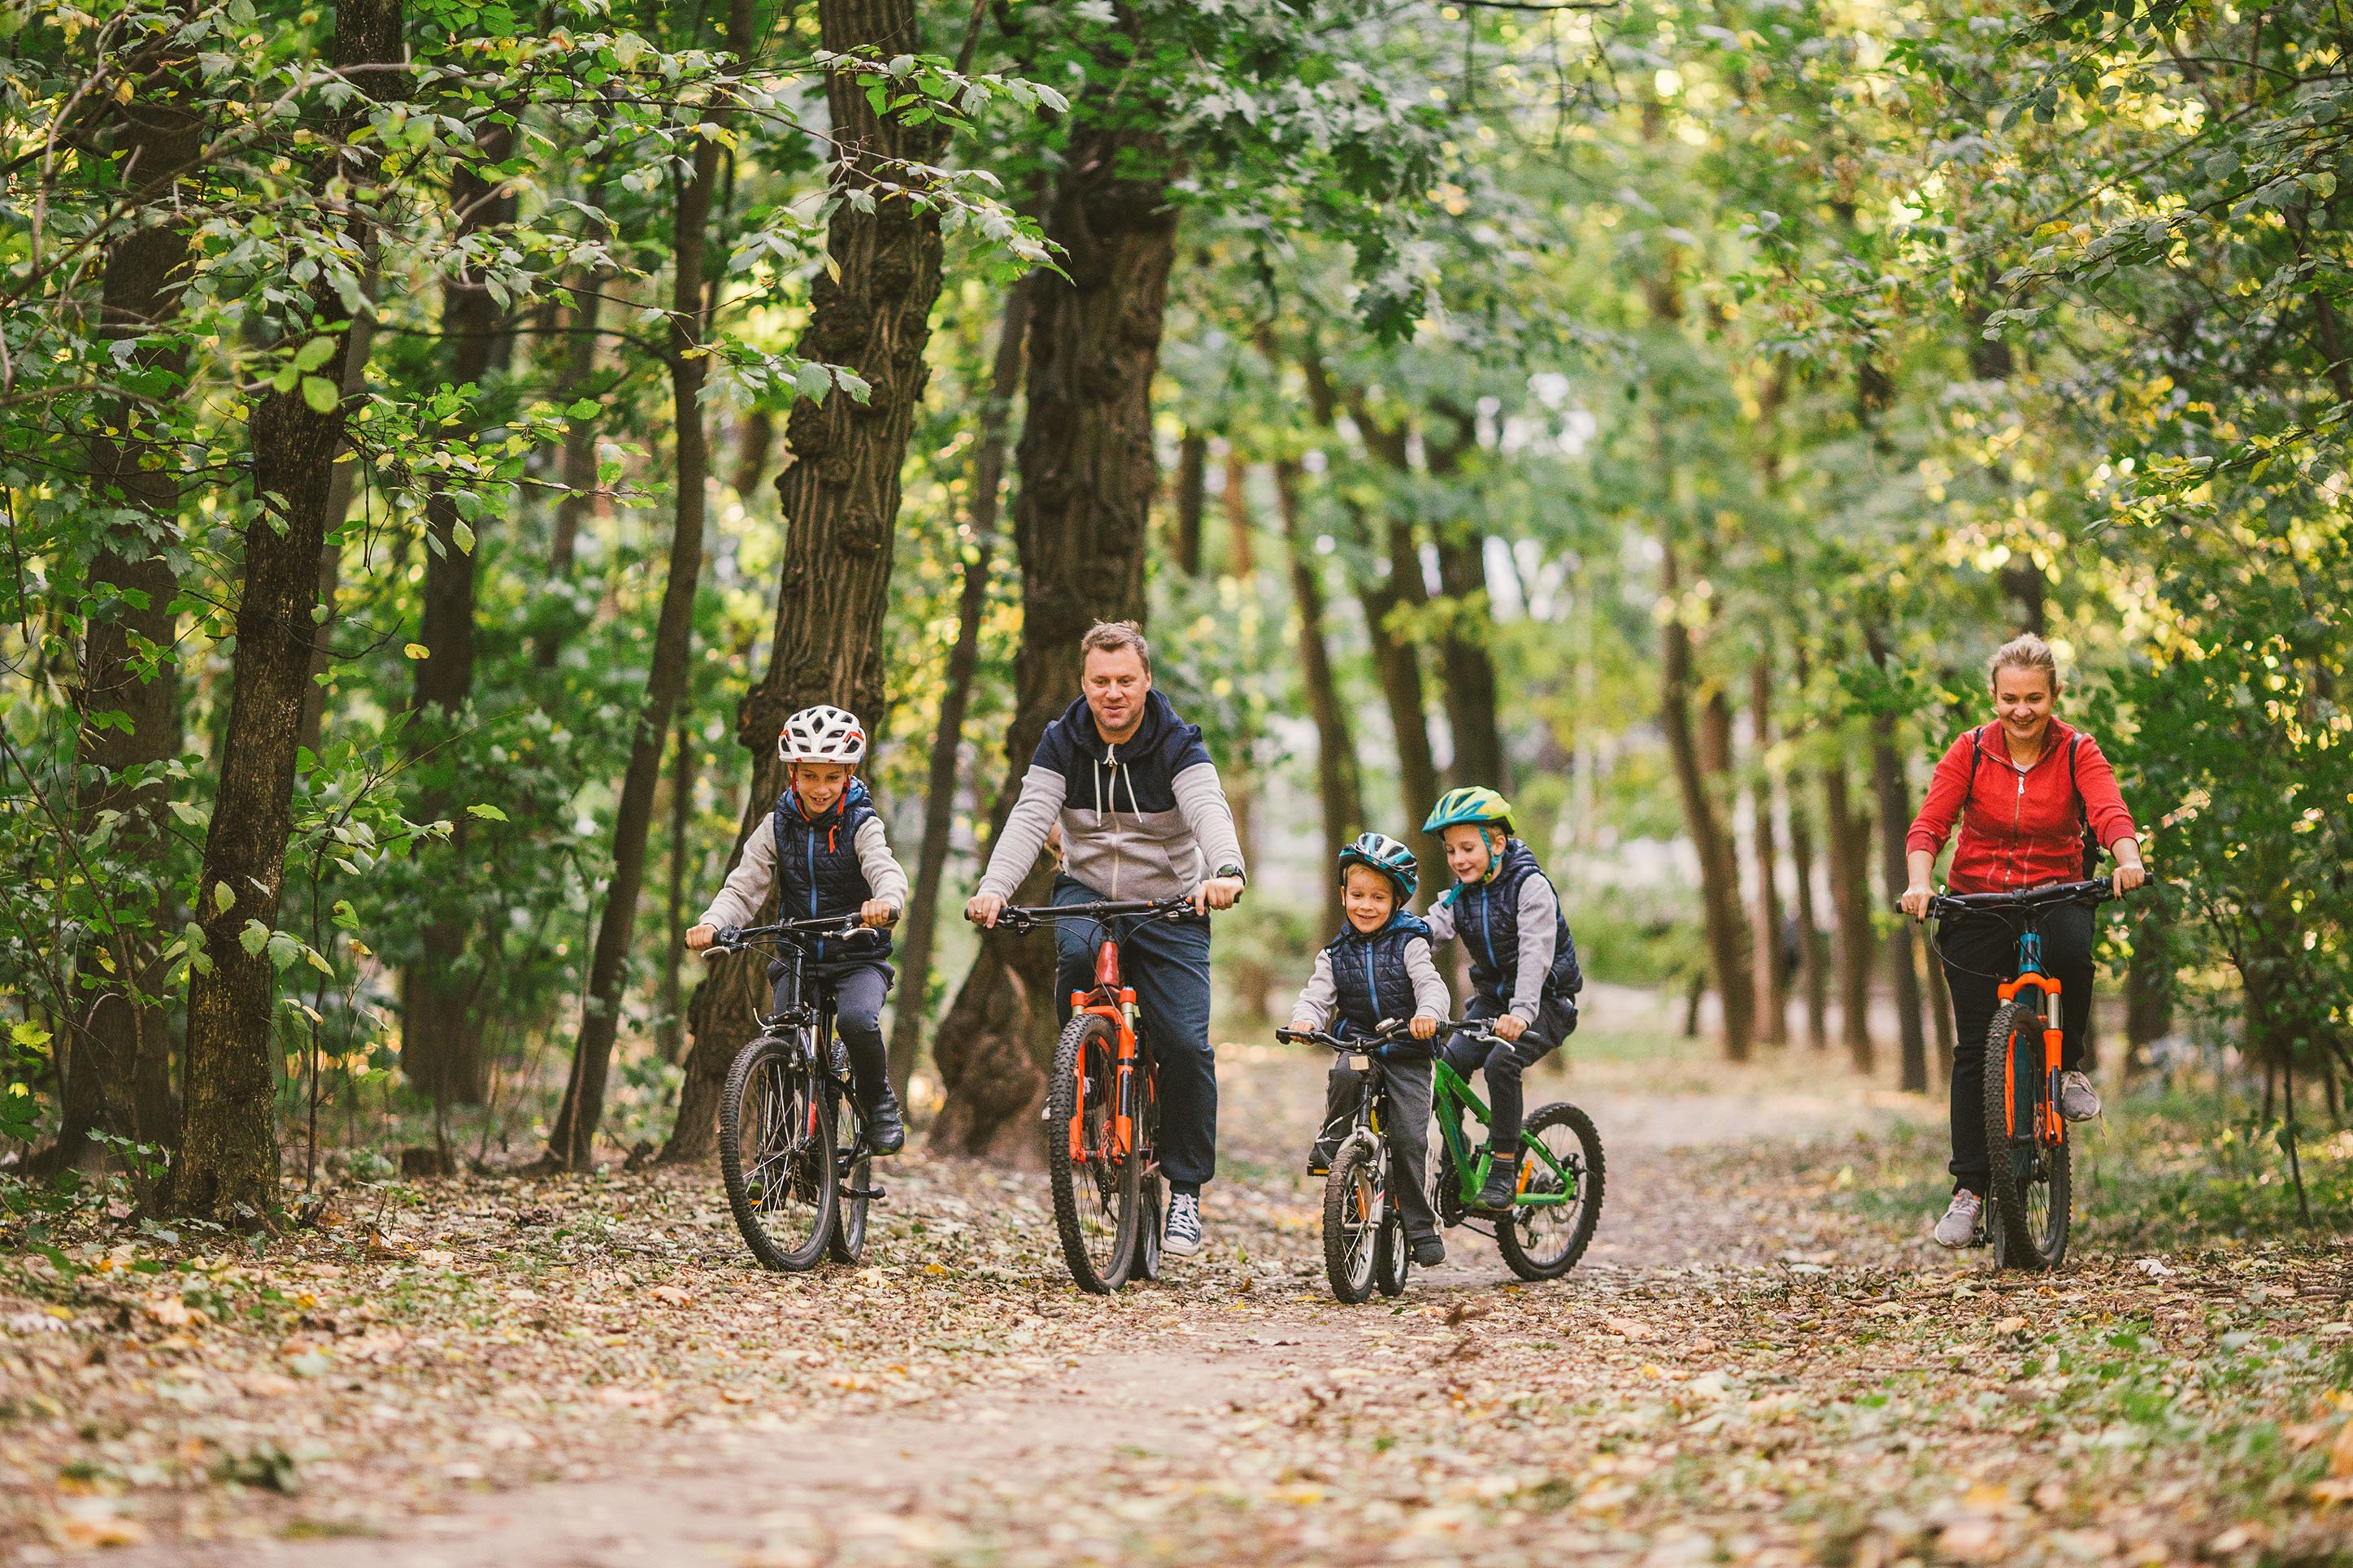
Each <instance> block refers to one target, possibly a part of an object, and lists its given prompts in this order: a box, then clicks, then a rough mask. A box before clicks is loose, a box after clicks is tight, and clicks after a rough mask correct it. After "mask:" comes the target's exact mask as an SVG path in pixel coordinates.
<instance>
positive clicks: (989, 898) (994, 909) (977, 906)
mask: <svg viewBox="0 0 2353 1568" xmlns="http://www.w3.org/2000/svg"><path fill="white" fill-rule="evenodd" d="M1004 908H1005V900H1003V899H1000V898H998V897H997V895H996V894H995V893H975V894H974V895H973V896H972V898H971V900H969V901H968V902H966V903H965V907H964V918H965V919H966V920H968V921H971V922H972V923H973V924H975V925H976V926H979V927H981V928H982V929H983V930H986V929H987V928H988V927H990V926H994V925H995V924H996V923H997V915H998V914H999V913H1001V912H1002V911H1003V910H1004Z"/></svg>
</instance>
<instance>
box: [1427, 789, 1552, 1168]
mask: <svg viewBox="0 0 2353 1568" xmlns="http://www.w3.org/2000/svg"><path fill="white" fill-rule="evenodd" d="M1421 830H1422V831H1423V832H1424V833H1434V834H1437V835H1438V836H1439V837H1440V842H1441V843H1443V844H1444V845H1445V847H1446V864H1447V868H1448V869H1450V870H1451V871H1452V872H1453V873H1454V886H1452V887H1451V888H1449V889H1447V890H1446V893H1445V895H1444V896H1443V897H1441V898H1440V900H1438V902H1437V903H1436V904H1435V905H1433V906H1432V907H1431V909H1430V937H1431V940H1432V941H1433V942H1444V941H1446V940H1447V939H1448V938H1449V937H1455V938H1459V939H1460V940H1461V943H1462V947H1463V951H1464V952H1465V953H1466V954H1467V955H1468V956H1469V958H1470V960H1471V988H1472V996H1471V1000H1470V1002H1469V1003H1467V1004H1466V1005H1464V1006H1463V1009H1462V1016H1464V1017H1465V1018H1478V1019H1486V1020H1492V1021H1493V1023H1492V1028H1493V1034H1492V1035H1490V1036H1488V1037H1479V1038H1473V1037H1470V1036H1467V1035H1457V1036H1456V1037H1453V1038H1452V1039H1451V1040H1449V1041H1448V1042H1447V1043H1446V1045H1445V1047H1443V1051H1442V1054H1443V1055H1444V1056H1445V1058H1446V1062H1447V1065H1448V1066H1449V1067H1451V1068H1453V1069H1454V1070H1455V1071H1456V1072H1459V1073H1461V1074H1462V1075H1463V1076H1464V1077H1466V1078H1467V1077H1469V1076H1470V1075H1471V1073H1472V1072H1473V1071H1474V1070H1482V1071H1484V1073H1485V1075H1486V1080H1487V1104H1488V1110H1489V1112H1490V1119H1489V1123H1488V1129H1487V1137H1488V1149H1489V1152H1491V1153H1493V1156H1494V1159H1493V1163H1492V1164H1491V1165H1489V1167H1488V1172H1487V1184H1486V1185H1485V1186H1484V1187H1482V1188H1481V1189H1480V1193H1479V1206H1480V1207H1482V1208H1484V1209H1490V1210H1493V1209H1502V1208H1507V1207H1509V1206H1510V1205H1511V1202H1512V1198H1513V1194H1514V1193H1515V1192H1516V1191H1517V1190H1518V1187H1519V1176H1520V1116H1521V1111H1522V1109H1523V1105H1524V1101H1523V1100H1522V1098H1521V1090H1520V1075H1521V1074H1523V1073H1525V1071H1526V1070H1527V1069H1528V1068H1531V1067H1534V1066H1535V1064H1536V1062H1538V1061H1539V1060H1541V1059H1542V1058H1544V1057H1545V1056H1546V1053H1548V1052H1550V1051H1551V1050H1552V1049H1553V1048H1554V1047H1556V1046H1558V1045H1559V1044H1560V1043H1561V1042H1562V1041H1563V1040H1565V1039H1567V1037H1569V1036H1570V1035H1571V1034H1573V1033H1574V1032H1575V1031H1576V1029H1577V993H1578V992H1579V991H1581V990H1583V989H1584V988H1585V976H1584V974H1583V973H1581V972H1580V971H1579V970H1578V968H1577V943H1576V941H1575V940H1574V939H1573V938H1572V937H1571V936H1570V935H1569V931H1568V921H1567V917H1566V916H1565V915H1563V914H1562V912H1561V908H1560V896H1559V894H1558V893H1556V892H1555V891H1554V889H1553V885H1552V879H1550V878H1549V877H1546V875H1545V872H1544V868H1543V867H1541V866H1539V865H1537V864H1536V858H1535V854H1534V853H1533V852H1531V851H1530V850H1529V848H1528V847H1527V846H1526V845H1525V844H1523V843H1521V842H1520V840H1519V839H1517V838H1515V837H1513V836H1512V805H1511V802H1509V801H1507V800H1505V799H1504V797H1503V796H1502V795H1498V794H1496V793H1495V792H1494V791H1493V790H1492V789H1487V788H1484V787H1482V786H1480V785H1475V784H1474V785H1472V786H1469V787H1467V788H1463V789H1455V790H1449V791H1447V792H1446V794H1445V795H1441V796H1440V797H1439V801H1438V805H1437V806H1436V807H1435V808H1434V809H1433V810H1432V811H1431V812H1430V820H1429V821H1427V822H1425V823H1423V824H1422V825H1421Z"/></svg>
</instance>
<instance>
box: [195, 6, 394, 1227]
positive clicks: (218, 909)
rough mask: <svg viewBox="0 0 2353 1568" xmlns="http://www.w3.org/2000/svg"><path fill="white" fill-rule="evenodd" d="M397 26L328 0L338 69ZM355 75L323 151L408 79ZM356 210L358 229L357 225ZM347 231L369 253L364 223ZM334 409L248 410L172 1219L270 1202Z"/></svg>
mask: <svg viewBox="0 0 2353 1568" xmlns="http://www.w3.org/2000/svg"><path fill="white" fill-rule="evenodd" d="M405 21H406V16H405V14H404V11H403V7H402V0H337V4H336V6H335V42H334V58H335V62H336V64H337V65H338V66H341V67H344V68H352V67H361V66H374V67H380V69H375V70H363V71H359V72H357V73H356V74H355V75H354V77H353V81H354V83H355V85H356V86H357V87H358V89H359V92H358V94H357V95H356V96H354V97H353V99H352V100H349V104H348V107H346V108H345V109H344V110H343V111H342V112H341V113H339V114H338V115H337V116H336V117H335V119H334V120H333V121H331V122H330V123H329V125H328V127H327V131H328V136H327V141H328V143H329V145H330V146H331V147H336V148H340V147H341V144H342V143H343V139H344V138H345V137H346V136H348V135H349V134H350V132H351V131H352V130H353V128H354V126H356V125H357V124H358V123H359V121H360V117H361V115H362V114H363V113H364V111H365V110H366V108H367V106H368V100H370V99H383V98H390V97H394V96H396V95H397V93H398V92H399V91H400V90H401V89H402V79H401V76H400V74H399V73H398V72H397V71H396V70H393V69H389V67H396V66H398V65H399V64H400V63H401V62H402V60H403V58H404V49H403V44H402V32H403V30H404V24H405ZM330 168H332V165H331V164H328V163H323V162H322V163H321V164H320V165H319V166H318V167H317V168H316V169H315V170H314V171H313V178H317V179H321V180H323V179H324V178H325V177H326V176H327V174H328V171H329V169H330ZM351 221H352V223H353V226H355V227H356V226H360V225H361V224H363V223H364V219H361V218H359V217H356V216H355V217H354V218H353V219H352V220H351ZM352 238H353V240H354V241H355V242H357V243H358V245H359V247H361V248H363V249H364V248H365V245H366V240H367V236H366V235H365V234H364V233H359V234H354V235H353V236H352ZM311 311H312V314H313V319H314V321H317V322H318V323H319V327H320V329H321V331H322V335H325V336H328V337H330V338H331V339H332V342H333V343H334V352H333V353H332V355H330V356H329V358H328V360H327V362H326V363H324V364H322V366H321V367H320V368H319V372H318V374H321V375H322V376H325V377H326V378H327V379H329V380H330V381H332V382H334V383H335V384H338V385H340V384H342V381H343V373H344V368H345V364H346V361H347V358H348V356H349V354H350V353H351V338H350V325H351V318H350V313H349V311H348V310H347V309H346V308H345V306H344V304H343V297H342V296H341V295H340V294H339V293H338V292H337V291H336V290H335V289H332V288H331V287H328V286H326V284H325V283H324V282H323V281H322V283H320V284H318V285H316V286H314V287H313V289H312V290H311ZM344 409H345V405H343V403H342V402H340V401H338V402H336V403H334V404H333V405H331V406H330V407H329V408H328V410H327V411H326V412H325V413H323V414H322V413H320V412H318V411H317V410H315V409H313V408H311V406H310V405H309V404H308V403H307V402H306V401H305V400H304V398H303V396H302V393H301V389H300V387H299V386H298V387H297V388H296V389H295V390H293V391H290V392H282V393H281V392H275V391H273V392H270V393H269V394H267V395H264V396H263V397H262V398H261V400H260V401H259V403H257V404H256V405H254V407H253V413H252V415H251V417H250V421H249V425H250V430H251V442H252V453H253V489H254V493H255V494H257V495H265V496H269V495H274V496H278V497H280V498H282V500H281V502H280V503H279V504H277V505H275V506H273V508H272V513H273V515H272V516H270V517H269V518H266V519H258V520H257V521H255V523H254V524H253V526H252V527H250V528H248V530H247V532H246V538H245V565H244V574H243V591H242V593H241V595H240V596H239V598H238V601H237V666H236V669H235V672H234V674H233V675H232V677H231V679H230V696H229V714H228V723H227V728H226V729H225V731H223V734H222V744H221V748H220V754H221V770H220V785H219V788H218V790H217V791H216V794H215V795H214V799H213V817H212V824H211V826H210V827H209V829H208V830H207V831H206V835H205V858H204V871H203V875H202V877H201V878H200V879H199V880H198V882H197V895H196V898H197V910H198V919H199V920H200V921H202V922H203V923H202V930H203V933H204V939H205V952H206V956H207V957H208V958H209V959H210V960H211V968H210V969H209V970H206V971H200V972H199V973H196V974H195V977H194V978H193V980H192V981H191V983H190V985H189V994H188V1044H187V1110H186V1115H185V1118H184V1120H183V1122H182V1128H181V1138H180V1148H179V1156H178V1158H177V1159H176V1160H175V1161H174V1163H173V1166H172V1176H171V1191H170V1197H169V1202H170V1206H171V1207H172V1209H173V1210H174V1212H176V1213H179V1214H185V1215H196V1216H199V1217H206V1218H213V1219H222V1220H227V1219H251V1218H259V1216H260V1215H264V1214H266V1213H267V1212H268V1211H269V1209H270V1208H271V1207H272V1206H273V1205H275V1204H276V1203H277V1200H278V1140H277V1129H276V1125H275V1114H274V1113H275V1106H274V1104H273V1094H272V1090H273V1087H274V1083H275V1074H274V1071H273V1068H274V1065H275V1064H274V1061H273V1057H274V1055H275V1050H274V1047H273V1044H272V1042H271V1039H270V1023H271V1019H272V1017H273V1016H274V1014H275V1012H276V1002H277V989H278V988H277V971H276V967H275V965H274V964H273V963H271V960H270V956H269V950H268V948H267V947H266V946H265V947H262V948H261V949H260V950H259V951H258V952H252V951H248V949H247V947H246V945H245V943H244V942H242V941H240V940H239V938H240V935H241V934H242V933H243V932H244V931H246V929H247V927H248V924H249V923H250V922H253V921H259V922H260V924H261V925H262V926H263V927H265V928H268V927H274V926H275V925H276V923H277V919H278V900H279V893H280V888H281V883H282V879H283V877H284V874H285V869H286V842H287V837H288V836H289V834H290V832H291V831H292V826H293V822H292V819H293V790H294V752H295V748H296V746H297V744H298V742H300V739H301V723H302V688H303V685H304V683H305V682H307V681H308V680H309V679H310V674H311V637H312V632H313V627H312V625H311V609H312V608H313V607H314V606H315V605H317V604H318V601H319V551H320V547H321V545H322V542H324V539H325V534H326V523H327V500H328V490H329V488H330V485H331V483H332V474H331V473H330V469H331V468H332V466H333V464H334V460H335V455H336V450H337V448H338V447H339V446H340V445H341V444H342V441H343V420H344Z"/></svg>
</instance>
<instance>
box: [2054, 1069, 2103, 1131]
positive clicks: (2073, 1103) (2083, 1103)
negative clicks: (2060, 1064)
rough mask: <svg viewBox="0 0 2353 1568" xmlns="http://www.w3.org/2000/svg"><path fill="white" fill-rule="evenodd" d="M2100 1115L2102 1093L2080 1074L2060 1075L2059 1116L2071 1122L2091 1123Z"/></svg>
mask: <svg viewBox="0 0 2353 1568" xmlns="http://www.w3.org/2000/svg"><path fill="white" fill-rule="evenodd" d="M2099 1113H2100V1091H2099V1090H2098V1089H2094V1088H2093V1087H2092V1080H2091V1079H2090V1078H2089V1077H2087V1076H2086V1075H2084V1074H2083V1073H2080V1072H2063V1073H2061V1074H2060V1075H2059V1114H2060V1115H2062V1116H2063V1117H2065V1118H2066V1119H2067V1120H2068V1121H2091V1120H2092V1119H2093V1118H2094V1117H2095V1116H2097V1115H2099Z"/></svg>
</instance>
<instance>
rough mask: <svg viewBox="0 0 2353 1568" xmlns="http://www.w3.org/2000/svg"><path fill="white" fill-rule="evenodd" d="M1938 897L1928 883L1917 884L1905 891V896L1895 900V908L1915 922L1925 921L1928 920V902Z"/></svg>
mask: <svg viewBox="0 0 2353 1568" xmlns="http://www.w3.org/2000/svg"><path fill="white" fill-rule="evenodd" d="M1935 897H1936V893H1935V892H1934V891H1933V890H1932V889H1930V888H1929V886H1928V884H1927V883H1926V882H1915V883H1913V884H1912V885H1911V886H1910V887H1908V888H1906V889H1904V896H1903V897H1902V898H1900V899H1898V900H1895V907H1896V908H1897V909H1899V910H1903V911H1904V912H1905V914H1907V915H1910V916H1911V917H1912V918H1913V919H1914V920H1915V921H1925V920H1926V919H1927V918H1928V900H1931V899H1933V898H1935Z"/></svg>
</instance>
